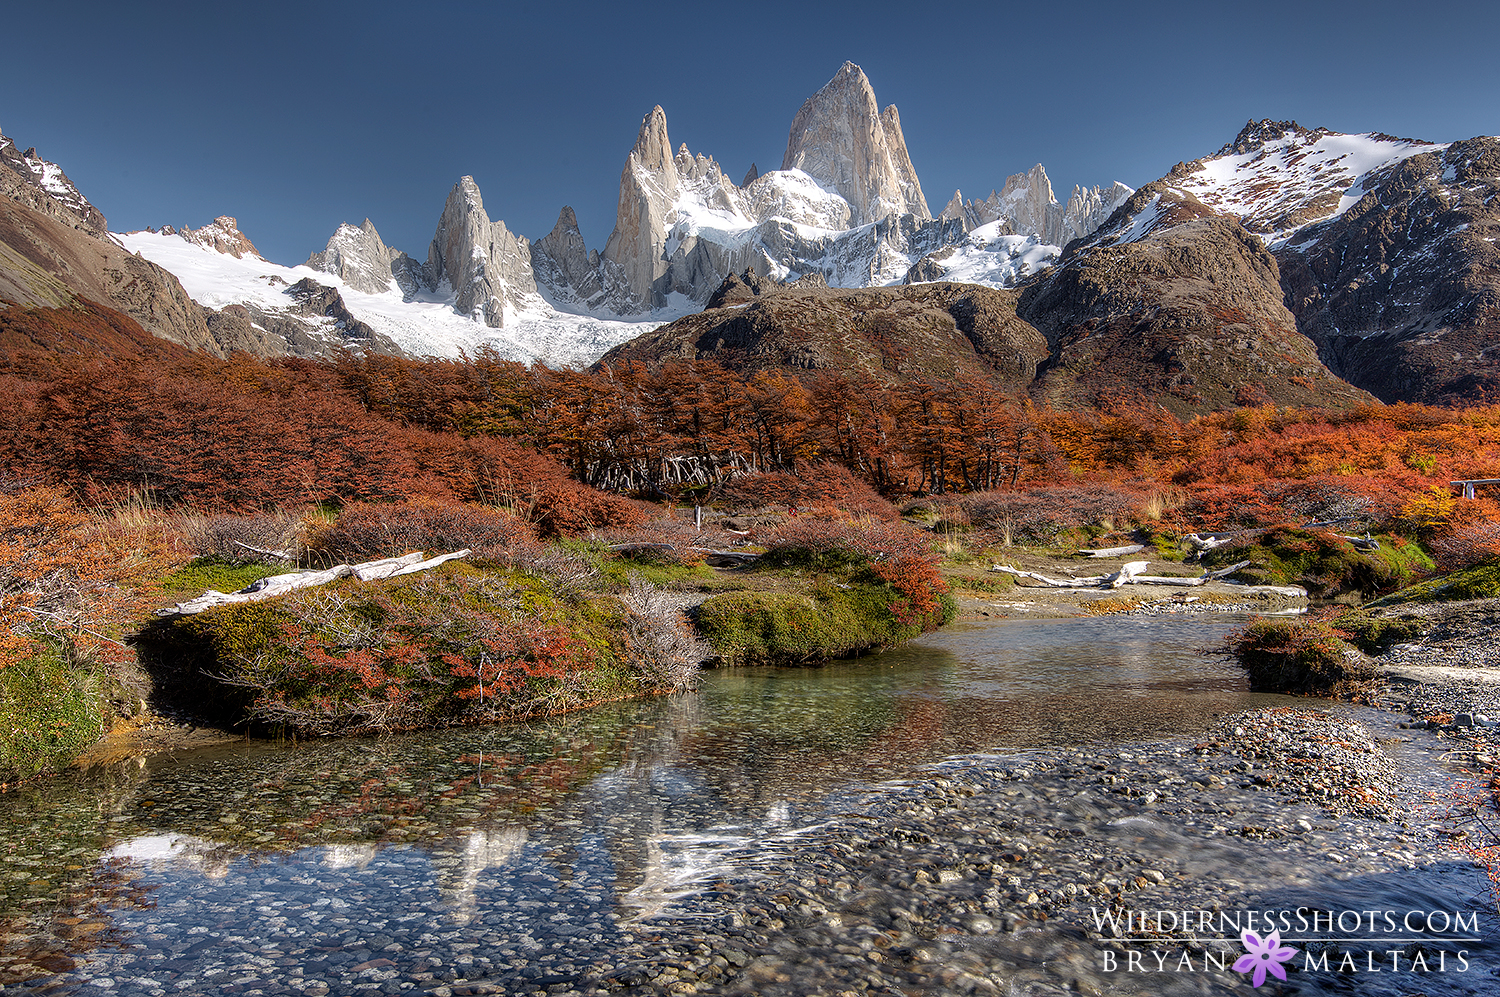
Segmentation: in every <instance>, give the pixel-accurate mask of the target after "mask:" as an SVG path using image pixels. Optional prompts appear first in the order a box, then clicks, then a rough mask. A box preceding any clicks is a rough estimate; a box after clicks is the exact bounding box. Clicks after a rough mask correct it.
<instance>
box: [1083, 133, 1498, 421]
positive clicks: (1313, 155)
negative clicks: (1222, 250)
mask: <svg viewBox="0 0 1500 997" xmlns="http://www.w3.org/2000/svg"><path fill="white" fill-rule="evenodd" d="M1497 185H1500V143H1497V141H1496V140H1495V139H1493V138H1487V137H1480V138H1475V139H1469V140H1467V141H1463V142H1454V143H1448V144H1439V143H1431V142H1419V141H1416V140H1412V139H1398V138H1393V137H1391V136H1388V135H1381V134H1367V135H1343V134H1339V133H1337V132H1330V131H1328V130H1327V129H1323V128H1318V129H1308V128H1303V127H1302V126H1300V125H1298V124H1296V123H1295V122H1285V121H1269V120H1267V121H1260V122H1254V121H1252V122H1250V123H1248V124H1247V125H1246V126H1245V128H1244V129H1243V130H1242V131H1241V132H1240V134H1239V135H1238V136H1237V137H1236V138H1235V140H1234V141H1233V142H1231V143H1228V144H1227V145H1225V146H1224V147H1223V148H1222V149H1220V150H1219V151H1218V153H1216V154H1215V155H1214V156H1211V157H1207V158H1205V159H1201V160H1196V161H1194V162H1191V163H1183V164H1179V165H1178V166H1177V167H1176V168H1174V169H1173V171H1172V172H1171V173H1170V174H1168V175H1167V176H1166V177H1164V178H1162V179H1161V180H1159V181H1156V182H1154V183H1152V184H1148V185H1147V186H1146V187H1144V188H1142V190H1141V191H1139V192H1137V194H1136V195H1135V196H1133V197H1132V198H1131V199H1130V200H1129V201H1128V202H1127V204H1126V205H1124V206H1122V207H1121V209H1120V210H1118V211H1116V212H1115V214H1114V215H1112V216H1111V217H1110V219H1109V220H1108V221H1107V222H1106V223H1105V224H1104V225H1103V226H1102V227H1101V228H1100V229H1099V230H1098V231H1096V232H1095V233H1094V234H1093V235H1091V236H1090V237H1089V238H1088V239H1086V240H1084V242H1083V244H1081V245H1080V246H1078V247H1076V252H1070V258H1069V259H1067V260H1065V261H1064V269H1066V268H1067V267H1068V266H1070V265H1073V264H1072V259H1073V258H1074V257H1077V258H1079V259H1082V260H1087V259H1089V258H1090V257H1091V256H1093V255H1096V254H1098V253H1100V252H1101V251H1103V250H1105V249H1107V248H1109V247H1119V246H1124V245H1128V244H1132V243H1137V242H1141V241H1145V240H1150V239H1152V238H1154V237H1156V236H1157V235H1158V234H1159V233H1162V232H1165V231H1168V230H1171V229H1173V228H1175V227H1179V226H1183V225H1185V224H1188V223H1190V222H1193V221H1194V220H1197V219H1202V218H1207V217H1221V218H1227V219H1232V220H1234V221H1235V222H1237V223H1239V224H1241V225H1243V226H1244V227H1245V228H1246V229H1247V230H1248V231H1250V232H1252V233H1254V234H1255V235H1256V236H1257V237H1258V238H1259V239H1260V240H1261V241H1262V242H1263V243H1264V244H1265V245H1267V246H1268V247H1269V248H1270V250H1271V251H1272V253H1273V254H1274V256H1275V258H1276V261H1277V264H1278V275H1279V281H1280V284H1281V288H1282V292H1283V297H1284V299H1285V301H1286V304H1287V306H1288V308H1290V310H1291V312H1292V314H1293V315H1294V317H1295V319H1296V323H1297V328H1298V330H1299V331H1300V332H1301V333H1302V334H1303V335H1305V336H1306V337H1307V338H1308V339H1309V340H1310V341H1311V342H1313V343H1314V344H1315V345H1316V346H1317V348H1318V352H1319V356H1320V357H1321V359H1322V360H1323V361H1324V362H1325V363H1326V364H1327V365H1328V366H1329V368H1330V369H1331V370H1333V371H1334V372H1335V373H1336V374H1338V375H1339V376H1341V377H1343V378H1345V379H1347V380H1348V381H1349V382H1350V383H1352V384H1354V385H1355V386H1356V387H1359V388H1362V389H1364V390H1367V391H1370V392H1371V393H1373V394H1374V395H1376V396H1377V397H1379V398H1381V399H1383V400H1385V401H1416V402H1435V403H1444V404H1454V403H1459V404H1461V403H1465V402H1481V401H1489V400H1493V399H1494V398H1495V397H1496V396H1497V393H1500V350H1497V349H1496V347H1497V346H1500V315H1497V305H1500V255H1497V252H1496V250H1495V243H1494V242H1493V241H1492V240H1494V239H1497V238H1500V216H1497V211H1500V204H1497V203H1496V200H1495V194H1496V192H1497V189H1500V186H1497ZM1143 195H1145V196H1143ZM1054 279H1066V278H1054Z"/></svg>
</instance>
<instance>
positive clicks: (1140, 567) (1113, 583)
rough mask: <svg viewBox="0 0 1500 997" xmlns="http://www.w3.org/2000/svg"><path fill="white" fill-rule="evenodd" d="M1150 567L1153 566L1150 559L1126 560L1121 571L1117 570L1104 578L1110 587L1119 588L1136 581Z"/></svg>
mask: <svg viewBox="0 0 1500 997" xmlns="http://www.w3.org/2000/svg"><path fill="white" fill-rule="evenodd" d="M1149 567H1151V562H1150V561H1126V562H1125V564H1124V565H1123V566H1122V567H1121V568H1120V570H1119V571H1116V572H1115V573H1114V574H1112V575H1110V576H1108V577H1106V578H1105V579H1104V580H1105V582H1106V583H1108V585H1109V587H1110V588H1112V589H1117V588H1119V587H1120V586H1121V585H1129V584H1130V583H1131V582H1134V581H1135V580H1136V579H1137V578H1138V577H1139V576H1140V575H1142V574H1143V573H1144V572H1145V570H1146V569H1147V568H1149Z"/></svg>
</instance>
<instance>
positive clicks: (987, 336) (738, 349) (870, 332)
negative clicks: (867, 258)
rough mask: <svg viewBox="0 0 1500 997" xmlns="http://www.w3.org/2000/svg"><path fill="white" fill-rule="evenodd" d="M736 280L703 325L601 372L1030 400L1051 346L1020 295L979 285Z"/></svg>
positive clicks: (669, 333) (655, 336) (681, 324)
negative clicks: (631, 365) (774, 375)
mask: <svg viewBox="0 0 1500 997" xmlns="http://www.w3.org/2000/svg"><path fill="white" fill-rule="evenodd" d="M815 285H816V282H814V281H810V280H809V281H805V282H804V281H798V282H797V283H796V284H795V285H778V284H774V283H772V282H770V281H765V280H763V279H761V278H756V277H755V276H754V274H744V275H741V276H739V277H730V278H728V279H726V280H725V281H724V283H723V284H722V285H721V286H720V288H719V290H718V291H716V292H715V294H714V296H713V298H712V299H711V300H710V307H709V308H707V309H706V310H704V311H703V312H701V313H699V314H697V315H691V316H688V317H687V318H682V319H678V320H677V321H676V322H673V323H671V324H669V325H665V326H662V327H660V328H658V329H656V330H655V331H653V332H650V333H647V334H646V335H644V336H640V337H638V338H637V339H634V340H632V341H631V342H629V343H626V344H625V345H623V346H619V347H616V348H615V349H613V350H611V351H610V352H609V353H607V354H605V355H604V358H603V359H602V360H600V361H599V364H600V365H601V366H602V365H609V364H614V363H619V362H622V361H642V362H645V363H658V362H661V361H663V360H674V359H675V360H693V359H697V358H700V357H701V358H704V359H710V360H714V361H717V362H719V363H721V364H723V365H725V366H727V367H731V368H733V369H736V370H739V371H741V372H742V373H747V374H748V373H751V372H754V371H757V370H774V369H781V370H790V371H796V372H808V373H811V372H815V371H827V372H829V373H832V374H836V375H839V376H842V377H855V378H860V377H868V378H870V379H872V380H874V381H876V382H879V383H882V384H899V383H904V382H907V381H913V380H920V379H926V380H939V381H948V380H953V379H955V378H958V377H963V376H970V377H976V378H979V379H982V380H985V381H989V382H990V383H992V384H994V385H996V386H997V387H999V388H1001V389H1002V390H1006V391H1016V390H1024V389H1025V388H1026V386H1027V385H1028V384H1030V382H1031V379H1032V377H1033V375H1034V373H1035V371H1036V366H1037V364H1038V362H1040V361H1041V360H1043V359H1044V358H1045V357H1046V356H1047V346H1046V342H1045V341H1044V340H1043V339H1042V337H1041V335H1040V334H1039V333H1038V332H1037V331H1036V330H1035V329H1034V328H1032V327H1031V326H1030V325H1028V324H1026V323H1025V322H1023V321H1021V320H1019V319H1017V318H1016V314H1015V305H1016V294H1015V293H1014V292H1012V291H997V290H993V289H991V288H987V287H980V286H978V285H974V284H952V283H937V284H919V285H912V286H907V287H882V288H866V289H860V290H830V289H828V288H826V287H817V286H815Z"/></svg>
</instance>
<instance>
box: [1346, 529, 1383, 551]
mask: <svg viewBox="0 0 1500 997" xmlns="http://www.w3.org/2000/svg"><path fill="white" fill-rule="evenodd" d="M1337 536H1338V538H1339V539H1340V540H1347V541H1349V542H1350V543H1351V544H1353V545H1354V549H1355V550H1379V549H1380V541H1379V540H1376V539H1375V538H1374V537H1372V536H1370V534H1368V533H1366V534H1365V535H1364V536H1362V537H1348V536H1345V535H1344V534H1342V533H1340V534H1337Z"/></svg>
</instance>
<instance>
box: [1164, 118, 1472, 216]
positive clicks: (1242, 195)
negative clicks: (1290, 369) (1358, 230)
mask: <svg viewBox="0 0 1500 997" xmlns="http://www.w3.org/2000/svg"><path fill="white" fill-rule="evenodd" d="M1446 148H1447V145H1446V144H1433V143H1430V142H1418V141H1413V140H1411V139H1399V138H1393V137H1392V136H1389V135H1380V134H1373V133H1372V134H1363V135H1343V134H1340V133H1338V132H1331V131H1329V130H1328V129H1326V128H1316V129H1307V128H1303V127H1302V126H1300V125H1298V124H1297V123H1296V122H1294V121H1261V122H1254V121H1252V122H1250V123H1249V124H1247V125H1246V126H1245V128H1244V130H1242V131H1241V132H1240V135H1239V136H1238V137H1237V138H1236V140H1235V141H1234V142H1232V143H1230V144H1229V145H1226V146H1225V147H1224V148H1223V149H1220V150H1219V152H1218V154H1217V155H1215V156H1212V157H1209V158H1207V159H1202V160H1199V161H1198V162H1197V163H1195V164H1188V166H1187V168H1185V169H1184V171H1183V172H1181V173H1178V172H1176V171H1174V175H1173V177H1172V178H1171V179H1172V181H1173V182H1174V183H1175V185H1176V186H1178V187H1180V188H1181V189H1182V190H1183V191H1185V192H1187V193H1189V194H1192V195H1193V196H1194V197H1196V198H1197V199H1198V200H1199V201H1201V202H1203V204H1205V205H1207V206H1208V207H1209V208H1211V209H1212V210H1214V211H1216V212H1218V213H1220V214H1226V215H1232V216H1234V217H1237V218H1239V220H1240V223H1241V224H1242V225H1244V226H1245V228H1247V229H1249V230H1250V231H1251V232H1255V233H1257V234H1259V235H1260V236H1261V237H1262V238H1263V239H1264V240H1265V241H1266V242H1267V243H1269V244H1271V245H1273V246H1279V245H1281V244H1282V243H1284V242H1285V241H1286V240H1287V239H1289V238H1290V237H1291V236H1292V235H1293V234H1294V233H1296V231H1297V230H1298V229H1300V228H1302V227H1304V226H1306V225H1309V224H1312V223H1314V222H1320V221H1326V220H1328V219H1330V218H1335V217H1338V216H1340V215H1342V214H1343V213H1344V212H1346V211H1348V210H1349V208H1351V207H1353V206H1354V205H1355V204H1356V203H1357V202H1358V201H1359V199H1360V198H1361V197H1363V196H1364V195H1365V193H1366V192H1367V190H1368V189H1369V187H1370V186H1372V180H1373V178H1374V177H1375V176H1376V175H1377V174H1379V173H1380V172H1381V171H1383V170H1385V169H1386V168H1387V167H1390V166H1392V165H1394V164H1395V163H1398V162H1400V161H1401V160H1403V159H1407V158H1409V157H1411V156H1415V155H1418V154H1420V153H1424V152H1441V151H1442V150H1444V149H1446Z"/></svg>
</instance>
